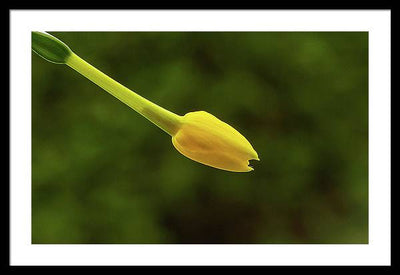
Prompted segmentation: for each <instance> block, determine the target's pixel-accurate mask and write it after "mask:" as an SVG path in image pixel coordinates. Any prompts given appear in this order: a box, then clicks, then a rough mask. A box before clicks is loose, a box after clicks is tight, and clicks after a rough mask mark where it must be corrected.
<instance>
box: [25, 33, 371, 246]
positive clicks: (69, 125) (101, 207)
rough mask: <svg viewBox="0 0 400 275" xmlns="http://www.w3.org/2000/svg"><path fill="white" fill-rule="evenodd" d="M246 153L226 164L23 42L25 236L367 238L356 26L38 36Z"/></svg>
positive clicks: (364, 119) (146, 240)
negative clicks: (246, 148)
mask: <svg viewBox="0 0 400 275" xmlns="http://www.w3.org/2000/svg"><path fill="white" fill-rule="evenodd" d="M50 33H51V34H53V35H55V36H56V37H58V38H59V39H61V40H62V41H64V42H65V43H66V44H67V45H69V46H70V47H71V48H72V49H73V50H74V51H75V52H76V53H77V54H78V55H79V56H81V57H82V58H84V59H85V60H86V61H88V62H89V63H91V64H92V65H94V66H95V67H97V68H98V69H100V70H102V71H103V72H105V73H106V74H108V75H109V76H110V77H112V78H114V79H116V80H117V81H119V82H120V83H121V84H123V85H125V86H127V87H128V88H130V89H132V90H135V91H136V92H138V93H139V94H141V95H142V96H144V97H146V98H148V99H150V100H152V101H153V102H155V103H157V104H159V105H161V106H163V107H165V108H167V109H169V110H171V111H174V112H176V113H178V114H181V115H183V114H185V113H187V112H189V111H195V110H205V111H208V112H210V113H212V114H214V115H215V116H217V117H218V118H220V119H221V120H223V121H225V122H227V123H229V124H230V125H232V126H233V127H235V128H236V129H238V130H239V131H240V132H241V133H242V134H243V135H244V136H245V137H246V138H247V139H248V140H249V141H250V142H251V143H252V145H253V146H254V148H255V149H256V150H257V152H258V153H259V156H260V158H261V161H260V162H256V163H254V167H255V171H253V172H250V173H231V172H225V171H222V170H217V169H214V168H211V167H208V166H204V165H202V164H199V163H196V162H193V161H191V160H189V159H187V158H186V157H184V156H183V155H181V154H180V153H178V152H177V151H176V150H175V149H174V147H173V145H172V143H171V139H170V137H169V136H168V135H167V134H165V133H164V132H162V131H161V130H160V129H159V128H157V127H156V126H154V125H152V124H151V123H149V122H148V121H147V120H146V119H144V118H143V117H141V116H140V115H138V114H137V113H136V112H135V111H133V110H131V109H130V108H129V107H127V106H125V105H124V104H122V103H121V102H120V101H118V100H117V99H115V98H114V97H112V96H111V95H109V94H108V93H106V92H105V91H103V90H102V89H101V88H99V87H97V86H96V85H95V84H93V83H92V82H90V81H89V80H87V79H85V78H84V77H82V76H81V75H79V74H78V73H76V72H75V71H73V70H72V69H70V68H68V67H67V66H63V65H55V64H51V63H49V62H47V61H45V60H44V59H42V58H40V57H38V56H37V55H35V54H34V53H32V243H35V244H45V243H62V244H64V243H65V244H67V243H75V244H77V243H79V244H91V243H115V244H119V243H121V244H122V243H143V244H150V243H157V244H164V243H165V244H167V243H168V244H183V243H185V244H186V243H191V244H211V243H218V244H225V243H232V244H238V243H247V244H256V243H262V244H272V243H276V244H293V243H301V244H308V243H321V244H330V243H368V33H366V32H321V33H317V32H247V33H239V32H227V33H224V32H214V33H202V32H186V33H179V32H176V33H173V32H121V33H112V32H50Z"/></svg>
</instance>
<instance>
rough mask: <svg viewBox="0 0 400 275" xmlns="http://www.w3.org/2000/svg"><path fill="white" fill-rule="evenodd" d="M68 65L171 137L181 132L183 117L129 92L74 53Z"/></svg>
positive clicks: (68, 60)
mask: <svg viewBox="0 0 400 275" xmlns="http://www.w3.org/2000/svg"><path fill="white" fill-rule="evenodd" d="M66 64H67V65H68V66H70V67H71V68H73V69H74V70H76V71H77V72H78V73H80V74H82V75H83V76H85V77H86V78H88V79H89V80H91V81H93V82H94V83H95V84H97V85H98V86H100V87H101V88H103V89H104V90H106V91H107V92H108V93H110V94H111V95H113V96H115V97H116V98H118V99H119V100H120V101H122V102H123V103H125V104H126V105H128V106H129V107H131V108H132V109H133V110H135V111H136V112H138V113H139V114H141V115H143V116H144V117H145V118H147V119H148V120H150V121H151V122H152V123H154V124H155V125H157V126H158V127H160V128H161V129H162V130H164V131H165V132H167V133H168V134H169V135H171V136H173V135H174V134H175V133H176V132H177V131H178V130H179V127H180V125H181V121H182V116H179V115H177V114H174V113H172V112H170V111H168V110H166V109H164V108H162V107H160V106H158V105H157V104H154V103H153V102H151V101H149V100H147V99H145V98H144V97H141V96H140V95H138V94H136V93H135V92H133V91H131V90H129V89H128V88H126V87H125V86H123V85H121V84H119V83H118V82H117V81H115V80H113V79H112V78H110V77H109V76H107V75H106V74H104V73H102V72H101V71H99V70H98V69H96V68H95V67H93V66H92V65H90V64H89V63H87V62H86V61H85V60H83V59H82V58H80V57H79V56H78V55H76V54H75V53H73V52H72V54H71V55H70V56H69V57H68V58H67V60H66Z"/></svg>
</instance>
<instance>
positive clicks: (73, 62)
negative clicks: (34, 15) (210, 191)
mask: <svg viewBox="0 0 400 275" xmlns="http://www.w3.org/2000/svg"><path fill="white" fill-rule="evenodd" d="M32 48H33V50H34V51H35V52H36V53H37V54H39V55H40V56H42V57H43V58H45V59H46V60H48V61H50V62H53V63H57V64H66V65H68V66H69V67H71V68H73V69H74V70H76V71H77V72H79V73H80V74H82V75H83V76H85V77H87V78H88V79H90V80H91V81H93V82H94V83H96V84H97V85H99V86H100V87H102V88H103V89H104V90H106V91H107V92H108V93H110V94H111V95H113V96H115V97H116V98H118V99H119V100H121V101H122V102H123V103H125V104H126V105H128V106H129V107H131V108H132V109H133V110H135V111H137V112H138V113H139V114H141V115H143V116H144V117H145V118H147V119H148V120H150V121H151V122H152V123H154V124H155V125H157V126H158V127H160V128H161V129H162V130H164V131H165V132H166V133H168V134H169V135H171V136H172V143H173V144H174V146H175V148H176V149H177V150H178V151H179V152H181V153H182V154H183V155H185V156H186V157H188V158H190V159H192V160H194V161H197V162H200V163H202V164H205V165H208V166H212V167H215V168H219V169H222V170H227V171H232V172H248V171H252V170H254V169H253V168H252V167H250V166H249V160H251V159H255V160H260V159H259V158H258V155H257V152H256V151H255V150H254V149H253V147H252V146H251V144H250V143H249V142H248V141H247V139H246V138H245V137H244V136H242V135H241V134H240V133H239V132H238V131H236V130H235V129H234V128H232V127H231V126H229V125H228V124H226V123H225V122H222V121H221V120H219V119H218V118H216V117H215V116H213V115H211V114H209V113H207V112H204V111H199V112H191V113H187V114H186V115H184V116H179V115H177V114H175V113H173V112H170V111H168V110H166V109H164V108H162V107H160V106H158V105H157V104H154V103H153V102H151V101H149V100H147V99H145V98H144V97H142V96H140V95H138V94H137V93H135V92H133V91H131V90H129V89H128V88H126V87H125V86H123V85H121V84H120V83H118V82H117V81H115V80H113V79H112V78H110V77H109V76H107V75H105V74H104V73H102V72H101V71H99V70H98V69H96V68H95V67H93V66H92V65H90V64H89V63H87V62H86V61H85V60H83V59H82V58H80V57H79V56H78V55H76V54H75V53H74V52H72V51H71V50H70V48H69V47H68V46H67V45H65V44H64V43H63V42H61V41H60V40H58V39H57V38H55V37H53V36H51V35H49V34H46V33H40V32H33V33H32Z"/></svg>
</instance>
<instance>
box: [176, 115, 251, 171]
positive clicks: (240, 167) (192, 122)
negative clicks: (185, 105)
mask: <svg viewBox="0 0 400 275" xmlns="http://www.w3.org/2000/svg"><path fill="white" fill-rule="evenodd" d="M172 143H173V144H174V146H175V148H176V149H177V150H178V151H179V152H180V153H182V154H183V155H185V156H186V157H188V158H190V159H192V160H194V161H197V162H200V163H202V164H205V165H208V166H212V167H215V168H218V169H222V170H227V171H232V172H248V171H252V170H254V169H253V168H252V167H250V166H249V160H251V159H255V160H259V158H258V154H257V152H256V151H255V150H254V149H253V147H252V146H251V144H250V142H248V141H247V139H246V138H245V137H244V136H242V135H241V134H240V133H239V132H238V131H236V130H235V129H234V128H233V127H231V126H230V125H228V124H226V123H225V122H223V121H221V120H219V119H218V118H216V117H215V116H213V115H211V114H209V113H207V112H204V111H198V112H191V113H187V114H186V115H185V116H184V117H183V121H182V125H181V127H180V129H179V130H178V132H177V133H175V134H174V135H173V136H172Z"/></svg>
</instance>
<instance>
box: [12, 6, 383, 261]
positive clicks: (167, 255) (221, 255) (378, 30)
mask: <svg viewBox="0 0 400 275" xmlns="http://www.w3.org/2000/svg"><path fill="white" fill-rule="evenodd" d="M10 27H11V29H10V43H11V44H10V49H11V53H10V57H11V68H10V74H11V78H10V81H11V82H10V88H11V89H10V90H11V91H10V108H11V109H10V115H11V159H10V179H11V182H10V207H11V213H10V214H11V220H10V232H11V236H10V247H11V252H10V264H11V265H389V264H390V11H389V10H382V11H320V10H319V11H317V10H313V11H292V10H289V11H281V10H275V11H126V10H121V11H55V10H46V11H40V10H36V11H24V10H18V11H14V10H12V11H10ZM32 30H46V31H368V32H369V43H370V44H369V238H370V242H369V244H368V245H31V63H30V62H31V34H30V32H31V31H32Z"/></svg>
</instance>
